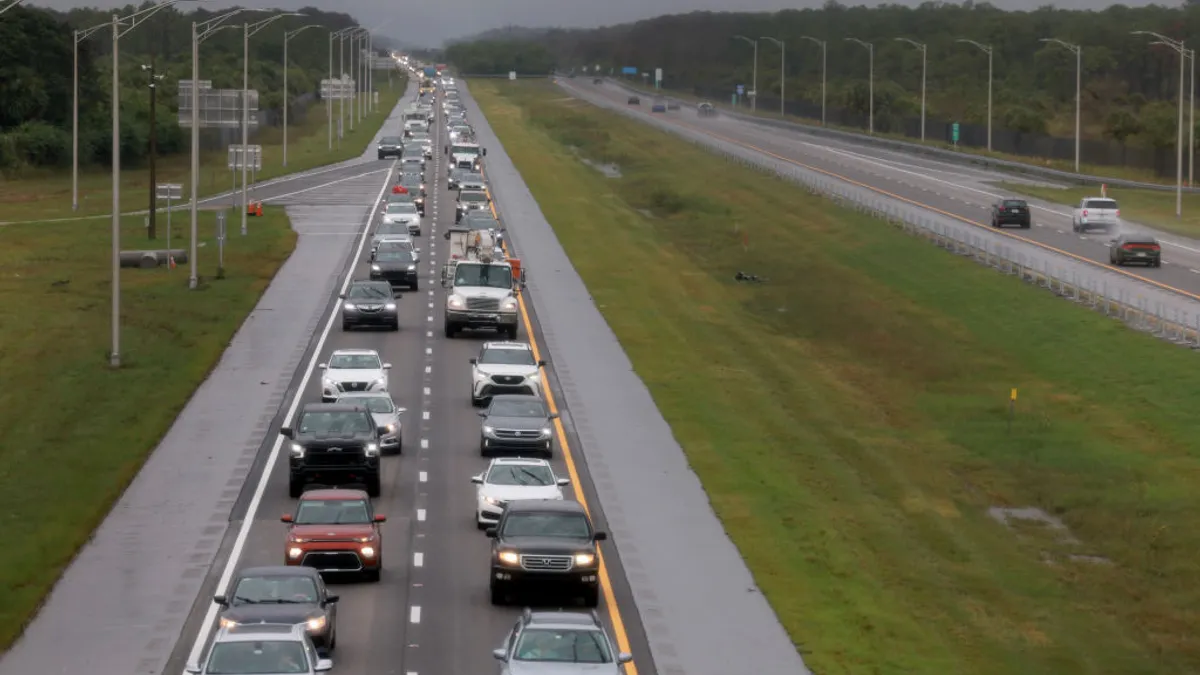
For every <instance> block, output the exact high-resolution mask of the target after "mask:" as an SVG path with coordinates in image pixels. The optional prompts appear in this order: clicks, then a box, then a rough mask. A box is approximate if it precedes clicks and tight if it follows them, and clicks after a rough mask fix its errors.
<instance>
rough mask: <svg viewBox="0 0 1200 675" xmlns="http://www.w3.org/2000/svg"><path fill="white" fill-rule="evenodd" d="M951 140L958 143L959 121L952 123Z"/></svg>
mask: <svg viewBox="0 0 1200 675" xmlns="http://www.w3.org/2000/svg"><path fill="white" fill-rule="evenodd" d="M950 142H951V143H953V144H955V145H958V122H955V123H954V124H951V125H950Z"/></svg>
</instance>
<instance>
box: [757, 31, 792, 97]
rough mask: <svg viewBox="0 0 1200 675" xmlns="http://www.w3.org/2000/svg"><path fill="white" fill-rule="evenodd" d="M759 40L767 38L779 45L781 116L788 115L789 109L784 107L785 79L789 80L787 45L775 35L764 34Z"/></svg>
mask: <svg viewBox="0 0 1200 675" xmlns="http://www.w3.org/2000/svg"><path fill="white" fill-rule="evenodd" d="M759 40H767V41H768V42H772V43H774V44H777V45H779V116H780V117H784V116H785V115H787V109H786V108H785V107H784V100H785V98H784V93H785V92H786V90H785V89H784V81H785V80H787V61H786V58H787V45H786V44H784V42H783V40H776V39H775V38H773V37H766V36H764V37H760V38H759Z"/></svg>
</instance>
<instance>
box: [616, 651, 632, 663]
mask: <svg viewBox="0 0 1200 675" xmlns="http://www.w3.org/2000/svg"><path fill="white" fill-rule="evenodd" d="M632 660H633V654H630V653H628V652H621V653H620V654H617V663H629V662H630V661H632Z"/></svg>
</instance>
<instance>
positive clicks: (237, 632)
mask: <svg viewBox="0 0 1200 675" xmlns="http://www.w3.org/2000/svg"><path fill="white" fill-rule="evenodd" d="M305 630H307V629H306V628H305V626H304V624H296V625H291V624H280V623H250V624H239V625H234V626H228V627H226V628H222V629H220V630H219V631H217V636H216V638H215V639H214V642H256V641H259V640H279V639H280V638H289V637H290V638H294V639H295V640H297V641H299V640H303V639H304V631H305Z"/></svg>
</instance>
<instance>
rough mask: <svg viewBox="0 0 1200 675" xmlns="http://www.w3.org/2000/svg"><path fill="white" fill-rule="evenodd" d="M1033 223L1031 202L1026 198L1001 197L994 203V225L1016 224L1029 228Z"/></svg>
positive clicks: (1024, 228) (1022, 227)
mask: <svg viewBox="0 0 1200 675" xmlns="http://www.w3.org/2000/svg"><path fill="white" fill-rule="evenodd" d="M1032 224H1033V216H1032V215H1031V214H1030V211H1029V202H1026V201H1025V200H1024V199H1001V200H1000V201H998V202H996V203H994V204H992V227H1004V226H1005V225H1016V226H1017V227H1019V228H1021V229H1023V230H1027V229H1029V227H1030V226H1031V225H1032Z"/></svg>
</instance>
